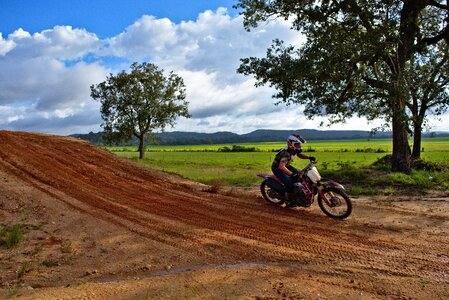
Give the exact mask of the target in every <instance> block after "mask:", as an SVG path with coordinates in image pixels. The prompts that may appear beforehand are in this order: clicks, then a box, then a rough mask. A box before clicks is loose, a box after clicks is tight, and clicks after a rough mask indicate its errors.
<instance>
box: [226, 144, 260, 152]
mask: <svg viewBox="0 0 449 300" xmlns="http://www.w3.org/2000/svg"><path fill="white" fill-rule="evenodd" d="M256 151H259V149H257V148H256V147H245V146H241V145H232V147H231V148H230V147H228V146H225V147H222V148H218V152H256Z"/></svg>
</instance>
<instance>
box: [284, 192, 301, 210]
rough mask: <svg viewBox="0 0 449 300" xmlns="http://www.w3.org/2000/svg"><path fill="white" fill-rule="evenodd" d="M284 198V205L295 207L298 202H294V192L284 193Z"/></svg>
mask: <svg viewBox="0 0 449 300" xmlns="http://www.w3.org/2000/svg"><path fill="white" fill-rule="evenodd" d="M285 198H286V199H287V201H286V202H285V203H286V205H285V206H286V207H297V206H298V204H297V203H296V199H295V194H294V193H287V192H286V193H285Z"/></svg>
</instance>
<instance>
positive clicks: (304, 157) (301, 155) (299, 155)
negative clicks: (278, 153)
mask: <svg viewBox="0 0 449 300" xmlns="http://www.w3.org/2000/svg"><path fill="white" fill-rule="evenodd" d="M296 155H297V156H298V157H299V158H302V159H310V156H307V155H305V154H302V153H298V154H296Z"/></svg>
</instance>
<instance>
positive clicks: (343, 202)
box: [318, 188, 352, 219]
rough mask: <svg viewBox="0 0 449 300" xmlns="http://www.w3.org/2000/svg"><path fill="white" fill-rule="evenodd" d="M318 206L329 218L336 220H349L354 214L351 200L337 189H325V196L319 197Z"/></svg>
mask: <svg viewBox="0 0 449 300" xmlns="http://www.w3.org/2000/svg"><path fill="white" fill-rule="evenodd" d="M318 205H319V206H320V208H321V210H322V211H323V212H324V213H325V214H326V215H327V216H329V217H331V218H335V219H344V218H347V217H348V216H349V215H350V214H351V212H352V202H351V199H349V196H348V195H347V194H346V193H345V192H344V191H343V190H341V189H337V188H327V189H324V190H323V195H322V196H319V197H318Z"/></svg>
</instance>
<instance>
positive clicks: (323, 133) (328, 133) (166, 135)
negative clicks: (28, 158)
mask: <svg viewBox="0 0 449 300" xmlns="http://www.w3.org/2000/svg"><path fill="white" fill-rule="evenodd" d="M292 133H298V134H300V135H301V136H303V137H305V138H306V139H307V140H347V139H378V138H391V132H377V133H375V134H373V133H371V132H369V131H361V130H315V129H298V130H265V129H260V130H256V131H253V132H250V133H247V134H236V133H232V132H227V131H223V132H215V133H198V132H182V131H173V132H162V133H157V134H156V141H157V143H156V144H157V145H207V144H234V143H235V144H238V143H258V142H280V141H284V140H286V139H287V137H288V136H289V135H290V134H292ZM71 136H72V137H75V138H80V139H83V140H87V141H89V142H91V143H93V144H96V145H106V144H105V143H104V141H103V132H97V133H94V132H89V133H88V134H73V135H71ZM437 136H438V137H443V136H449V132H431V133H424V134H423V137H424V138H426V137H437ZM154 144H155V143H154V142H152V141H151V140H150V139H148V142H147V143H146V145H154ZM114 145H116V146H136V145H138V140H137V139H133V140H130V141H129V142H127V143H121V144H114ZM229 150H230V151H232V149H229ZM253 151H257V150H253Z"/></svg>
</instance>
